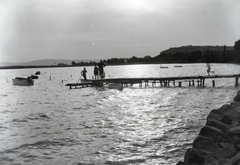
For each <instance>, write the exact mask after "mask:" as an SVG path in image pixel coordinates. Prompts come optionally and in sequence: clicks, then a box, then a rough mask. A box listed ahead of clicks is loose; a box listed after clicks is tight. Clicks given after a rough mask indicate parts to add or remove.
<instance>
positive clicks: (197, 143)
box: [193, 135, 221, 152]
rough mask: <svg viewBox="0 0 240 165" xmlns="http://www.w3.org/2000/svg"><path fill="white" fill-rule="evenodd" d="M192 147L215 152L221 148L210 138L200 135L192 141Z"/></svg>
mask: <svg viewBox="0 0 240 165" xmlns="http://www.w3.org/2000/svg"><path fill="white" fill-rule="evenodd" d="M193 148H197V149H201V150H206V151H209V152H217V151H220V150H221V149H220V148H219V147H218V145H217V144H216V142H215V141H214V140H213V139H212V138H209V137H205V136H201V135H199V136H198V137H197V138H196V139H195V140H194V141H193Z"/></svg>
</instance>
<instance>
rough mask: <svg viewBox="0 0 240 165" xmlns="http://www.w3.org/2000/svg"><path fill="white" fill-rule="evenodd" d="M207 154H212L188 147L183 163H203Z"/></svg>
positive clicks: (198, 164)
mask: <svg viewBox="0 0 240 165" xmlns="http://www.w3.org/2000/svg"><path fill="white" fill-rule="evenodd" d="M208 155H213V153H211V152H208V151H204V150H200V149H197V148H189V149H188V150H187V152H186V153H185V156H184V163H185V164H197V165H203V163H204V160H205V158H206V157H207V156H208Z"/></svg>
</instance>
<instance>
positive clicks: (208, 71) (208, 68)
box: [206, 63, 214, 76]
mask: <svg viewBox="0 0 240 165" xmlns="http://www.w3.org/2000/svg"><path fill="white" fill-rule="evenodd" d="M206 65H207V73H208V76H210V73H214V71H211V65H210V63H206Z"/></svg>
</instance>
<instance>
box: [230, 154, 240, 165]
mask: <svg viewBox="0 0 240 165" xmlns="http://www.w3.org/2000/svg"><path fill="white" fill-rule="evenodd" d="M239 161H240V152H238V153H237V154H236V155H235V156H234V157H232V158H231V162H232V164H235V163H237V162H238V164H239V163H240V162H239Z"/></svg>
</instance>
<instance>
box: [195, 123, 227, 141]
mask: <svg viewBox="0 0 240 165" xmlns="http://www.w3.org/2000/svg"><path fill="white" fill-rule="evenodd" d="M199 135H202V136H205V137H209V138H212V139H213V140H214V141H215V142H226V143H230V142H231V141H232V140H231V137H230V136H228V134H227V133H225V132H223V131H221V130H220V129H218V128H215V127H211V126H207V125H205V126H204V127H203V128H202V129H201V131H200V133H199Z"/></svg>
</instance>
